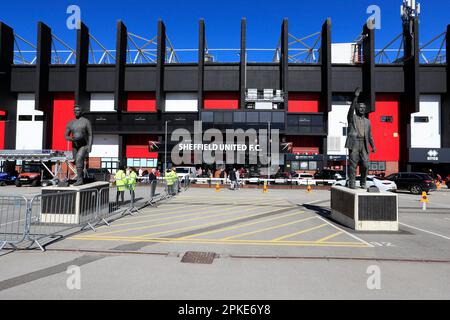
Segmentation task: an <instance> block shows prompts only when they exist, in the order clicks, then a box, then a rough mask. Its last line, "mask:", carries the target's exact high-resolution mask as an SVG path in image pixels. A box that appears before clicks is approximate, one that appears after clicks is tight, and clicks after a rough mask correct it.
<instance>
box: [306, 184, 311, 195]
mask: <svg viewBox="0 0 450 320" xmlns="http://www.w3.org/2000/svg"><path fill="white" fill-rule="evenodd" d="M311 191H312V188H311V186H310V185H309V184H308V187H307V188H306V192H308V193H311Z"/></svg>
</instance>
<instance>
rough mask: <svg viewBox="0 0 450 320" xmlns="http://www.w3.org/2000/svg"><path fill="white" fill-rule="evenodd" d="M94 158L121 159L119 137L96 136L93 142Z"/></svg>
mask: <svg viewBox="0 0 450 320" xmlns="http://www.w3.org/2000/svg"><path fill="white" fill-rule="evenodd" d="M89 157H92V158H97V157H98V158H117V157H119V135H117V134H95V135H94V141H93V142H92V152H91V153H89Z"/></svg>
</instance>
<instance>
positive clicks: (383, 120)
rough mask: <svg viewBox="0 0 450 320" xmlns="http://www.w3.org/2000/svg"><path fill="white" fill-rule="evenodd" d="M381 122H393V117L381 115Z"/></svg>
mask: <svg viewBox="0 0 450 320" xmlns="http://www.w3.org/2000/svg"><path fill="white" fill-rule="evenodd" d="M381 122H389V123H392V122H394V119H393V117H392V116H381Z"/></svg>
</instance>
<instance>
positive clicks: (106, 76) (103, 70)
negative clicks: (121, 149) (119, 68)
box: [86, 65, 115, 92]
mask: <svg viewBox="0 0 450 320" xmlns="http://www.w3.org/2000/svg"><path fill="white" fill-rule="evenodd" d="M114 79H115V77H114V65H106V66H103V65H95V66H93V65H90V66H88V69H87V83H86V90H87V91H88V92H114Z"/></svg>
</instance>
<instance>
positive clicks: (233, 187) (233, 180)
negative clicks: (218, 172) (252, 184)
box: [228, 168, 236, 190]
mask: <svg viewBox="0 0 450 320" xmlns="http://www.w3.org/2000/svg"><path fill="white" fill-rule="evenodd" d="M228 177H229V178H230V189H231V190H236V168H234V169H233V170H231V171H230V174H229V176H228Z"/></svg>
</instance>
